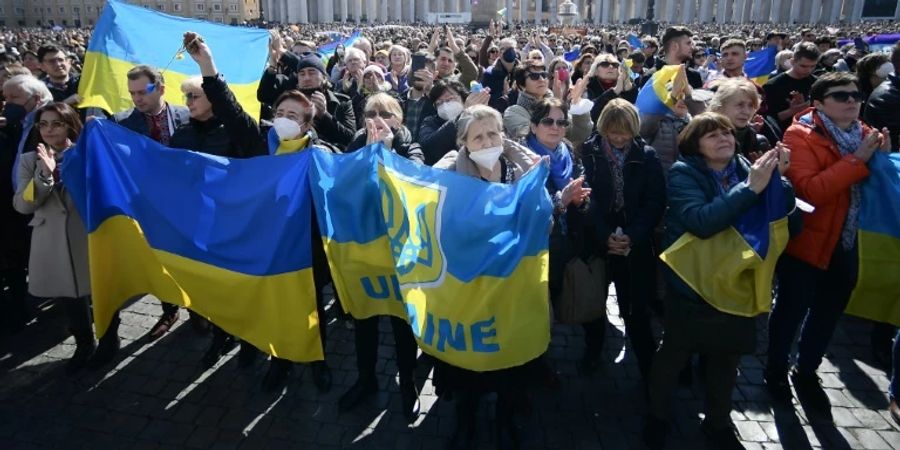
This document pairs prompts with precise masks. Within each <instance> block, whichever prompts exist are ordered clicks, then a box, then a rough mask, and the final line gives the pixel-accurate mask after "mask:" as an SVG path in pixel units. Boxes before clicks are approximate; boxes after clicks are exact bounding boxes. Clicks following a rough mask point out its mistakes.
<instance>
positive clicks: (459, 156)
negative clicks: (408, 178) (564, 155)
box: [434, 139, 539, 182]
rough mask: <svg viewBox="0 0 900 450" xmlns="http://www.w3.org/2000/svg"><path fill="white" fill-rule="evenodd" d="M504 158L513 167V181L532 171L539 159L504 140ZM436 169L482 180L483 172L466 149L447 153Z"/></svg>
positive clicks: (436, 165)
mask: <svg viewBox="0 0 900 450" xmlns="http://www.w3.org/2000/svg"><path fill="white" fill-rule="evenodd" d="M503 156H505V157H506V159H508V160H509V161H510V162H511V163H512V165H513V180H512V181H516V180H518V179H519V178H522V175H524V174H525V172H528V169H531V167H532V166H533V165H534V164H535V162H536V161H537V160H538V158H539V156H538V155H537V153H534V152H532V151H531V150H529V149H527V148H525V147H523V146H521V145H519V144H516V143H515V142H513V141H511V140H509V139H504V140H503ZM434 167H436V168H438V169H447V170H452V171H454V172H458V173H461V174H463V175H468V176H470V177H475V178H481V172H479V171H478V165H477V164H475V162H474V161H472V159H471V158H469V150H468V149H466V148H465V147H463V148H462V149H461V150H459V151H455V150H454V151H452V152H449V153H447V154H446V155H444V157H443V158H441V160H440V161H438V162H437V163H435V165H434ZM489 181H494V182H497V181H500V180H499V178H498V179H496V180H489Z"/></svg>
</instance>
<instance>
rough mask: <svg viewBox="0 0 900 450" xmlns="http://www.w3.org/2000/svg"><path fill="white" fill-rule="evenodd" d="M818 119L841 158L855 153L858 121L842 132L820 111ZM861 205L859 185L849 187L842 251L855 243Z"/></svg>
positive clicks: (859, 134) (859, 128)
mask: <svg viewBox="0 0 900 450" xmlns="http://www.w3.org/2000/svg"><path fill="white" fill-rule="evenodd" d="M816 114H817V115H818V116H819V119H821V120H822V123H823V124H824V125H825V129H826V130H828V134H830V135H831V138H832V139H834V142H835V143H836V144H837V145H838V150H840V152H841V156H847V155H849V154H851V153H853V152H855V151H856V149H857V148H859V145H860V144H861V143H862V124H860V122H859V121H858V120H854V121H853V123H852V124H851V125H850V128H848V129H846V130H842V129H841V127H839V126H837V124H835V123H834V121H832V120H831V119H829V118H828V116H826V115H825V114H824V113H822V112H821V111H816ZM860 203H862V191H860V189H859V184H858V183H857V184H854V185H853V186H850V209H849V210H847V218H846V219H845V220H844V229H843V231H842V232H841V246H842V247H843V248H844V250H850V249H852V248H853V244H854V243H855V242H856V231H857V229H859V205H860Z"/></svg>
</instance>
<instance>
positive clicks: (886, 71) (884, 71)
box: [875, 62, 894, 79]
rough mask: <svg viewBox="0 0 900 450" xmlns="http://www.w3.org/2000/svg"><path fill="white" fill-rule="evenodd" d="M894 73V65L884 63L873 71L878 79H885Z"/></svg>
mask: <svg viewBox="0 0 900 450" xmlns="http://www.w3.org/2000/svg"><path fill="white" fill-rule="evenodd" d="M893 72H894V65H893V64H891V63H889V62H886V63H884V64H882V65H881V66H879V67H878V70H876V71H875V75H878V78H881V79H885V78H887V77H888V75H890V74H891V73H893Z"/></svg>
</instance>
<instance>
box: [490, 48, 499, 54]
mask: <svg viewBox="0 0 900 450" xmlns="http://www.w3.org/2000/svg"><path fill="white" fill-rule="evenodd" d="M499 52H500V50H498V49H496V48H492V49H490V50H488V53H499Z"/></svg>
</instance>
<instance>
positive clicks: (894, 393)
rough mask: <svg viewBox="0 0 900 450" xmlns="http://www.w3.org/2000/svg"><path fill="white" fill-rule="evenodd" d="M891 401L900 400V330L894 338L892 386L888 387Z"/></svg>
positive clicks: (898, 329)
mask: <svg viewBox="0 0 900 450" xmlns="http://www.w3.org/2000/svg"><path fill="white" fill-rule="evenodd" d="M888 395H890V397H891V399H892V400H893V399H898V400H900V328H897V336H895V337H894V356H893V357H892V358H891V384H890V386H889V387H888Z"/></svg>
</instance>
